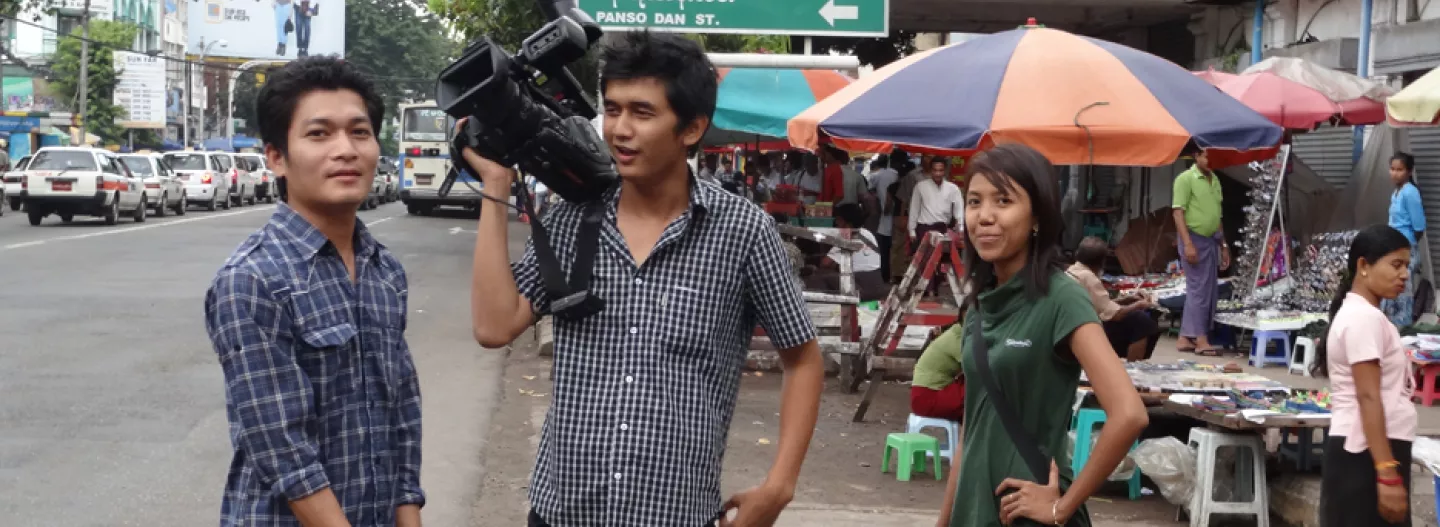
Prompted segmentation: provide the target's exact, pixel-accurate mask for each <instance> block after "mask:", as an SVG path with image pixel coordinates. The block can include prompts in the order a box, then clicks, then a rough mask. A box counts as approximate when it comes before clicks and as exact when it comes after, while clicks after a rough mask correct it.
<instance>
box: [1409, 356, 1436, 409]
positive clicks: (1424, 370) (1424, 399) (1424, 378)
mask: <svg viewBox="0 0 1440 527" xmlns="http://www.w3.org/2000/svg"><path fill="white" fill-rule="evenodd" d="M1437 377H1440V364H1435V363H1432V364H1424V365H1420V366H1417V369H1416V370H1415V381H1416V383H1415V384H1417V385H1418V386H1416V388H1417V389H1416V390H1415V394H1414V395H1411V396H1410V398H1411V399H1414V400H1416V401H1419V402H1420V405H1421V406H1430V405H1432V404H1434V403H1435V401H1440V388H1437V387H1436V386H1435V383H1436V378H1437Z"/></svg>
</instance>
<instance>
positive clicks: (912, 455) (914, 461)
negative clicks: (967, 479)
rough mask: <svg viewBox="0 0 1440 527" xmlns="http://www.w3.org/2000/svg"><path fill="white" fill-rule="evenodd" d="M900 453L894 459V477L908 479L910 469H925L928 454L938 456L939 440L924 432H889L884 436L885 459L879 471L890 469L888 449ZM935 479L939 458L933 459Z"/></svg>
mask: <svg viewBox="0 0 1440 527" xmlns="http://www.w3.org/2000/svg"><path fill="white" fill-rule="evenodd" d="M892 448H893V449H895V451H896V452H898V453H899V454H900V457H899V459H896V460H895V479H898V480H900V481H910V471H911V469H914V468H918V469H919V471H920V472H924V471H925V460H926V459H928V458H929V457H930V456H934V457H936V458H938V457H940V441H939V440H937V439H935V438H933V437H930V436H927V435H925V434H909V433H906V434H890V435H888V436H885V460H884V461H883V462H881V465H880V473H882V474H883V473H886V472H889V471H890V449H892ZM927 453H928V454H929V456H927V455H926V454H927ZM934 466H935V470H932V471H931V472H934V473H935V479H936V480H939V479H940V460H939V459H936V460H935V464H934Z"/></svg>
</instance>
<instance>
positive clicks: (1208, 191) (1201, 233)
mask: <svg viewBox="0 0 1440 527" xmlns="http://www.w3.org/2000/svg"><path fill="white" fill-rule="evenodd" d="M1191 155H1192V156H1194V158H1195V165H1194V166H1192V167H1190V170H1186V171H1185V172H1182V173H1181V174H1180V175H1179V176H1176V177H1175V184H1174V185H1175V186H1174V198H1173V199H1172V201H1171V207H1172V208H1173V209H1174V215H1175V230H1176V242H1177V243H1176V245H1177V248H1178V249H1179V250H1180V265H1181V267H1182V268H1184V270H1185V311H1184V313H1183V314H1182V318H1181V321H1180V343H1179V350H1180V351H1194V352H1196V353H1200V354H1204V355H1218V354H1219V351H1218V350H1217V349H1216V348H1214V347H1213V346H1211V345H1210V339H1209V333H1210V324H1211V322H1212V321H1213V319H1214V318H1215V304H1216V303H1217V302H1218V301H1219V298H1218V297H1217V292H1218V290H1219V288H1218V281H1219V270H1220V269H1226V268H1229V267H1230V249H1229V248H1228V247H1226V246H1225V229H1224V228H1222V226H1221V223H1220V203H1221V192H1220V178H1219V177H1218V176H1216V175H1215V173H1214V172H1212V171H1211V170H1210V163H1209V159H1208V157H1207V156H1206V155H1205V151H1204V150H1199V149H1196V150H1195V151H1194V152H1193V153H1192V154H1191Z"/></svg>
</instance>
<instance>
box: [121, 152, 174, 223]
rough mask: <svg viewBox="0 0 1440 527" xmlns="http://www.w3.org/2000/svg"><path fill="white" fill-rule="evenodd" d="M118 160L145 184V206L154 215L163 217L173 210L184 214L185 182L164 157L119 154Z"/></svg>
mask: <svg viewBox="0 0 1440 527" xmlns="http://www.w3.org/2000/svg"><path fill="white" fill-rule="evenodd" d="M120 162H121V163H124V164H125V168H128V169H130V173H131V174H133V175H134V176H135V177H137V178H140V180H141V181H142V182H144V184H145V196H146V197H147V198H148V199H149V203H146V204H145V206H147V207H150V209H151V210H153V211H155V216H156V217H160V218H164V217H165V214H166V212H168V211H172V210H173V211H175V215H176V216H184V215H185V207H186V206H187V205H188V203H186V202H187V200H186V199H185V184H184V183H183V182H181V181H180V178H179V177H177V176H176V175H175V171H174V170H171V169H170V165H167V164H165V160H164V158H162V157H161V156H159V155H156V154H121V155H120Z"/></svg>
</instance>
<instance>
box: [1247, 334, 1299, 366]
mask: <svg viewBox="0 0 1440 527" xmlns="http://www.w3.org/2000/svg"><path fill="white" fill-rule="evenodd" d="M1271 342H1274V343H1276V344H1278V345H1280V346H1281V347H1280V354H1278V355H1275V354H1270V353H1266V351H1268V350H1269V348H1270V343H1271ZM1289 361H1290V333H1288V332H1285V331H1268V330H1259V331H1256V332H1255V335H1254V336H1253V337H1251V341H1250V365H1251V366H1255V367H1259V368H1264V367H1265V366H1268V365H1270V364H1280V365H1284V364H1285V363H1287V362H1289Z"/></svg>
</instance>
